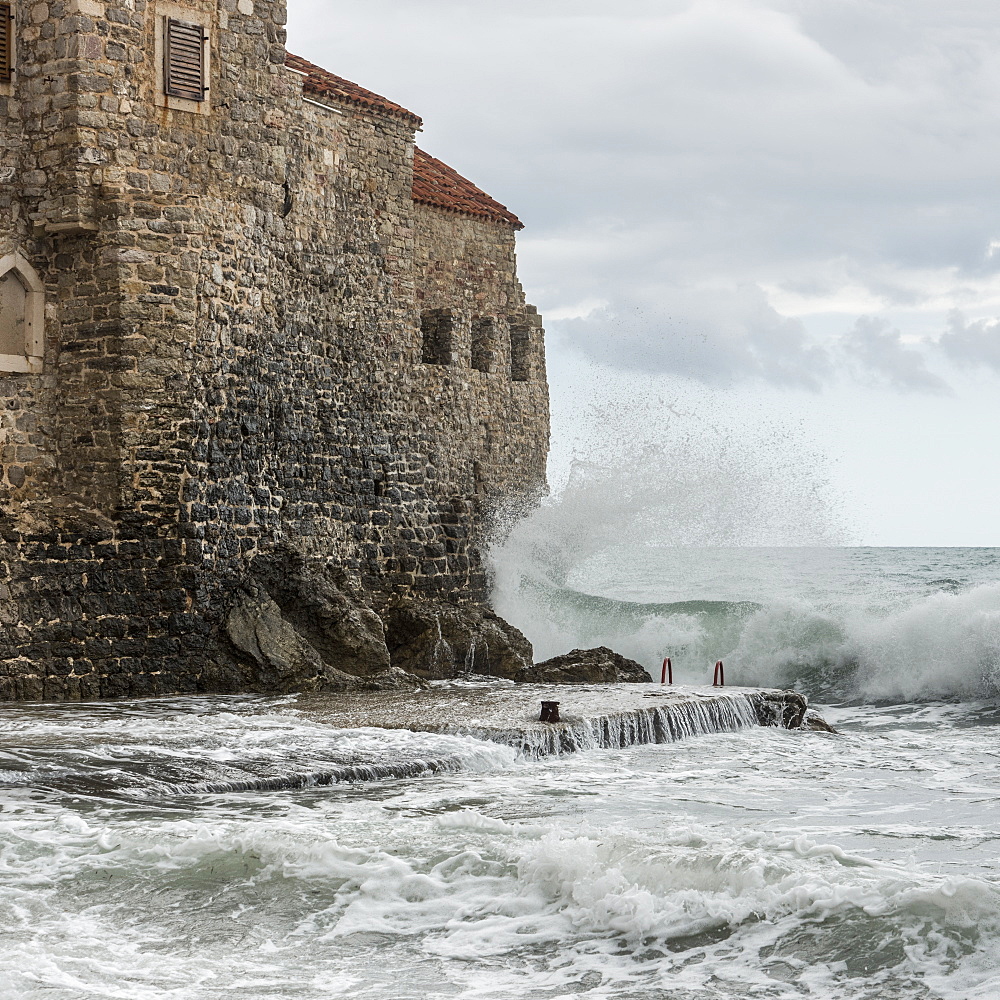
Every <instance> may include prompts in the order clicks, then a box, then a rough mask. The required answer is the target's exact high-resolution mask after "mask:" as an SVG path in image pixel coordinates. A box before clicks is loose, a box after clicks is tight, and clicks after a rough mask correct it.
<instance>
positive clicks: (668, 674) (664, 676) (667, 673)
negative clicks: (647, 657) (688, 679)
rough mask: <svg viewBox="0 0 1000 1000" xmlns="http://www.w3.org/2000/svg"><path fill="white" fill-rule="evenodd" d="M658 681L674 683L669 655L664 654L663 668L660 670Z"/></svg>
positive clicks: (672, 667)
mask: <svg viewBox="0 0 1000 1000" xmlns="http://www.w3.org/2000/svg"><path fill="white" fill-rule="evenodd" d="M660 683H661V684H673V683H674V665H673V664H672V663H671V662H670V657H669V656H665V657H664V658H663V669H662V670H661V671H660Z"/></svg>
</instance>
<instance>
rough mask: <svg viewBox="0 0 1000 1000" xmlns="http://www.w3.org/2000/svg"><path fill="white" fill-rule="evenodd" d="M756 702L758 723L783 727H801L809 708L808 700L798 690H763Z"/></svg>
mask: <svg viewBox="0 0 1000 1000" xmlns="http://www.w3.org/2000/svg"><path fill="white" fill-rule="evenodd" d="M756 704H757V721H758V722H759V723H760V725H762V726H780V727H781V728H783V729H802V728H803V725H802V723H803V720H804V719H805V718H806V711H807V710H808V708H809V700H808V699H807V698H806V696H805V695H803V694H799V693H798V691H764V692H762V693H761V694H760V695H759V697H758V698H757V702H756ZM811 714H815V713H811ZM817 718H819V716H817Z"/></svg>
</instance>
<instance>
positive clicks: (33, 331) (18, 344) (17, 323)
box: [0, 253, 45, 372]
mask: <svg viewBox="0 0 1000 1000" xmlns="http://www.w3.org/2000/svg"><path fill="white" fill-rule="evenodd" d="M44 325H45V286H44V285H43V284H42V280H41V278H39V277H38V273H37V272H36V271H35V269H34V268H33V267H32V266H31V265H30V264H29V263H28V261H27V260H25V258H24V257H22V256H21V255H20V254H19V253H10V254H7V256H6V257H0V372H40V371H41V370H42V355H43V353H44V342H45V341H44Z"/></svg>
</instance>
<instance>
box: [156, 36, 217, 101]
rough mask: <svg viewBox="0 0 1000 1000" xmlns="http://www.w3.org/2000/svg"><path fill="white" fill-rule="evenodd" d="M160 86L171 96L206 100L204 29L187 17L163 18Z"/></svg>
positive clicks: (189, 99)
mask: <svg viewBox="0 0 1000 1000" xmlns="http://www.w3.org/2000/svg"><path fill="white" fill-rule="evenodd" d="M165 21H166V25H165V28H164V32H163V86H164V89H165V90H166V92H167V94H168V95H169V96H170V97H183V98H184V99H185V100H188V101H203V100H205V91H206V90H208V88H207V87H206V86H205V39H206V35H205V29H204V28H203V27H202V26H201V25H200V24H192V23H191V22H190V21H178V20H177V19H176V18H173V17H168V18H165Z"/></svg>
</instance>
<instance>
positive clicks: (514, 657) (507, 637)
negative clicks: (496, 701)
mask: <svg viewBox="0 0 1000 1000" xmlns="http://www.w3.org/2000/svg"><path fill="white" fill-rule="evenodd" d="M382 619H383V621H384V623H385V634H386V644H387V646H388V651H389V657H390V659H391V662H392V665H393V667H394V668H396V669H398V670H404V671H406V672H407V673H411V674H415V675H416V676H418V677H422V678H425V679H426V680H445V679H448V678H453V677H461V676H463V675H465V674H481V675H484V676H487V677H505V678H508V679H510V680H516V681H520V680H525V679H527V674H528V673H529V672H530V670H531V661H532V649H531V643H530V642H528V640H527V639H526V638H525V637H524V635H523V634H522V633H521V632H520V631H518V629H516V628H514V626H513V625H510V624H509V623H507V622H505V621H504V620H503V619H502V618H501V617H500V616H499V615H496V614H494V613H493V612H492V611H491V610H490V609H489V608H487V607H484V606H483V605H481V604H463V605H455V604H449V603H447V602H444V601H417V600H403V601H396V602H394V603H393V604H391V605H390V606H389V607H388V608H386V609H385V610H384V611H383V613H382Z"/></svg>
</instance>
